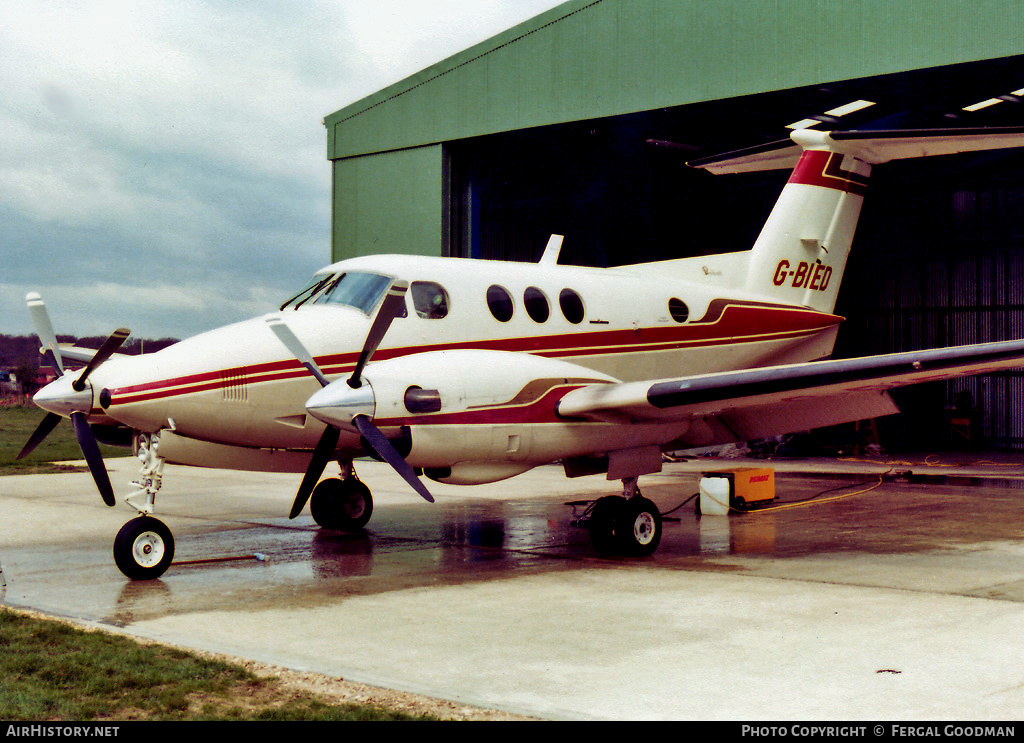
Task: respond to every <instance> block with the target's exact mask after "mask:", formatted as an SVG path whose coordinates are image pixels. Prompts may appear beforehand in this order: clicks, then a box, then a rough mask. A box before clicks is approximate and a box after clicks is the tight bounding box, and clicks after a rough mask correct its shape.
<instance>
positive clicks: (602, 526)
mask: <svg viewBox="0 0 1024 743" xmlns="http://www.w3.org/2000/svg"><path fill="white" fill-rule="evenodd" d="M625 506H626V499H625V498H623V497H622V496H621V495H606V496H604V497H603V498H598V499H597V502H596V503H594V507H593V508H592V509H590V520H589V521H588V522H587V529H588V530H589V531H590V541H591V543H592V544H593V545H594V549H596V550H597V553H598V554H599V555H610V554H614V553H616V552H618V551H619V540H618V538H617V533H616V529H617V526H618V522H619V512H620V511H622V509H623V508H624V507H625Z"/></svg>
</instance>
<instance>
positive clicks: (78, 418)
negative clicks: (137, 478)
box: [71, 413, 117, 506]
mask: <svg viewBox="0 0 1024 743" xmlns="http://www.w3.org/2000/svg"><path fill="white" fill-rule="evenodd" d="M71 423H72V424H73V425H74V427H75V436H76V437H78V446H79V447H80V448H81V449H82V454H83V455H85V462H86V464H88V465H89V471H90V472H92V479H93V480H95V482H96V487H97V488H98V489H99V491H100V495H101V496H102V497H103V502H104V503H106V504H107V505H108V506H113V505H115V504H116V503H117V501H116V500H115V498H114V488H112V487H111V485H110V476H109V475H107V468H106V466H105V465H104V464H103V455H102V454H100V446H99V444H98V443H96V437H95V436H94V435H93V433H92V429H91V428H89V422H88V421H87V420H86V416H85V413H72V414H71Z"/></svg>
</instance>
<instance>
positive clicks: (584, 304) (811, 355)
mask: <svg viewBox="0 0 1024 743" xmlns="http://www.w3.org/2000/svg"><path fill="white" fill-rule="evenodd" d="M674 263H682V261H680V262H668V263H663V264H649V265H648V266H644V265H640V266H630V267H624V268H620V269H596V268H581V267H574V266H559V265H550V264H548V265H543V264H523V263H507V262H497V261H479V260H463V259H447V258H430V257H418V256H370V257H363V258H355V259H351V260H346V261H342V262H340V263H336V264H333V265H331V266H329V267H327V268H325V269H323V270H321V271H320V272H318V273H317V275H316V276H315V277H314V281H313V282H311V283H310V287H308V288H307V290H306V291H305V293H303V294H300V295H298V296H297V297H296V298H295V299H294V300H292V301H291V302H290V303H288V304H286V306H285V307H284V308H283V309H281V310H280V311H276V312H272V313H268V314H267V315H265V316H262V317H258V318H253V319H251V320H247V321H244V322H240V323H235V324H232V325H228V326H225V327H221V328H218V329H216V330H212V331H209V332H206V333H203V334H200V335H197V336H194V337H192V338H188V339H185V340H183V341H180V342H179V343H177V344H175V345H173V346H170V347H168V348H166V349H164V350H162V351H159V352H157V353H154V354H151V355H147V356H141V357H118V358H115V359H111V360H110V361H109V362H108V363H107V364H106V365H104V366H103V367H101V368H100V369H98V370H97V371H96V372H95V374H94V376H93V379H92V382H93V386H94V389H95V394H94V407H93V411H92V415H93V416H94V417H95V418H97V419H99V418H100V417H103V416H106V417H107V418H109V419H112V420H114V421H117V422H119V423H122V424H125V425H128V426H130V427H132V428H135V429H138V430H140V431H144V432H153V431H156V430H159V429H162V428H171V429H173V430H174V431H175V432H176V433H177V434H179V435H182V436H187V437H189V438H194V439H197V440H201V441H210V442H218V443H224V444H231V445H237V446H246V447H261V448H275V449H309V448H311V447H313V446H314V445H315V443H316V441H317V438H318V436H319V435H320V432H321V431H322V430H323V425H322V424H321V423H319V422H318V421H316V420H314V419H312V418H311V417H310V416H308V415H307V414H306V411H305V402H306V400H307V399H308V398H309V397H310V395H312V394H313V393H314V392H315V391H316V390H317V389H319V384H318V382H317V381H316V380H315V379H314V378H313V377H312V376H311V375H310V373H309V372H308V371H307V370H306V369H305V368H304V367H303V366H302V365H301V364H300V363H299V362H298V361H297V360H296V359H295V358H294V356H293V355H292V354H291V353H289V351H288V349H286V348H285V347H284V346H283V345H282V343H281V342H280V340H279V339H278V338H277V337H275V335H274V334H273V333H272V332H271V331H270V330H269V328H268V325H267V320H268V319H269V318H280V319H281V320H282V321H284V322H285V323H287V325H288V326H289V328H290V329H291V330H292V331H293V332H294V334H295V335H296V336H297V337H298V338H299V339H300V340H301V342H302V343H303V344H304V345H305V347H306V348H307V349H308V350H309V352H310V353H311V354H312V356H313V357H314V359H315V361H316V363H317V364H318V365H319V367H320V369H321V370H322V371H323V373H324V374H325V375H326V376H327V377H328V378H329V379H335V378H337V377H340V376H342V375H345V374H346V373H350V372H351V371H352V369H353V367H354V366H355V363H356V360H357V357H358V355H359V352H360V349H361V347H362V345H363V341H364V339H365V337H366V334H367V331H368V328H369V326H370V322H371V320H372V317H373V314H374V310H375V308H376V306H377V305H378V304H379V302H380V300H381V297H382V295H383V290H384V289H386V287H387V286H388V285H389V284H390V282H391V281H392V280H394V279H401V280H405V281H407V282H409V284H410V291H409V296H408V297H407V298H406V307H407V312H406V313H405V316H404V317H398V318H397V319H395V321H394V322H393V324H392V325H391V327H390V329H389V330H388V332H387V335H386V337H385V338H384V339H383V341H382V343H381V345H380V347H379V349H378V350H377V351H376V353H375V354H374V356H373V361H374V362H376V361H383V360H386V359H393V358H397V357H401V356H407V355H410V354H417V353H424V352H431V351H441V350H456V349H486V350H498V351H511V352H520V353H528V354H534V355H538V356H543V357H548V358H553V359H560V360H563V361H568V362H571V363H574V364H577V365H579V366H581V367H585V368H587V369H592V370H595V371H597V372H601V373H603V374H606V375H609V376H611V377H613V378H615V379H618V380H622V381H633V380H640V379H659V378H666V377H679V376H687V375H694V374H702V373H710V372H716V371H725V370H731V369H743V368H751V367H757V366H765V365H773V364H782V363H793V362H799V361H808V360H813V359H818V358H822V357H825V356H828V355H829V354H830V353H831V349H832V344H833V342H834V338H835V332H836V328H837V325H838V323H839V322H840V318H838V317H836V316H835V315H832V314H829V313H825V312H820V311H815V310H812V309H809V308H806V307H797V306H791V305H784V304H779V303H777V302H772V301H771V300H769V299H766V298H763V297H757V296H751V295H747V296H744V294H743V292H741V291H739V290H732V289H728V288H726V289H723V287H722V286H720V285H717V284H716V283H715V282H714V281H713V280H709V281H706V282H700V281H692V280H684V279H680V278H679V276H678V274H677V273H676V272H674V271H673V270H672V265H671V264H674ZM339 278H340V279H341V280H340V281H339ZM712 278H713V277H712ZM378 288H379V289H380V291H379V292H378ZM330 292H333V294H330ZM329 294H330V295H329ZM371 366H372V362H371Z"/></svg>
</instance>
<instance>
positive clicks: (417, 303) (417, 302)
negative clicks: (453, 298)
mask: <svg viewBox="0 0 1024 743" xmlns="http://www.w3.org/2000/svg"><path fill="white" fill-rule="evenodd" d="M411 289H412V306H413V307H415V308H416V314H417V315H419V316H420V317H423V318H426V319H428V320H439V319H441V318H442V317H445V316H447V315H448V292H446V291H445V290H444V287H443V286H441V285H440V284H437V283H434V282H433V281H414V282H412V287H411Z"/></svg>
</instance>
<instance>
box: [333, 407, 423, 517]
mask: <svg viewBox="0 0 1024 743" xmlns="http://www.w3.org/2000/svg"><path fill="white" fill-rule="evenodd" d="M352 424H353V425H354V426H355V427H356V430H357V431H359V433H360V434H361V435H362V437H363V438H364V439H366V441H367V443H368V444H369V445H370V446H372V447H373V450H374V451H375V452H377V454H378V455H379V456H380V458H381V459H383V460H384V461H385V462H387V463H388V464H390V465H391V467H392V469H394V470H395V472H397V473H398V474H399V475H401V476H402V479H403V480H405V481H406V482H407V483H409V484H410V485H411V486H412V488H413V490H415V491H416V492H417V493H419V494H420V495H421V496H423V498H424V500H426V501H428V502H430V503H433V502H434V496H432V495H431V494H430V491H429V490H427V487H426V486H425V485H424V484H423V483H422V481H420V478H418V477H416V473H415V472H414V471H413V469H412V467H410V466H409V463H408V462H406V461H405V459H403V458H402V455H401V454H399V453H398V452H397V451H396V450H395V447H393V446H392V445H391V442H390V441H388V439H387V437H386V436H385V435H384V434H383V433H381V430H380V429H379V428H377V427H376V426H375V425H373V423H371V422H370V419H369V418H367V417H366V416H365V415H357V416H355V417H354V418H352Z"/></svg>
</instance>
